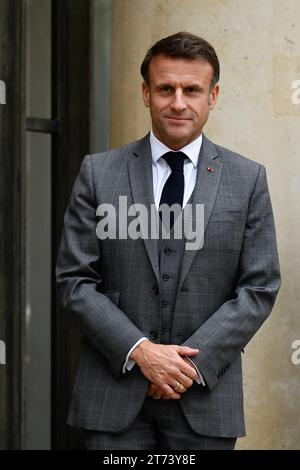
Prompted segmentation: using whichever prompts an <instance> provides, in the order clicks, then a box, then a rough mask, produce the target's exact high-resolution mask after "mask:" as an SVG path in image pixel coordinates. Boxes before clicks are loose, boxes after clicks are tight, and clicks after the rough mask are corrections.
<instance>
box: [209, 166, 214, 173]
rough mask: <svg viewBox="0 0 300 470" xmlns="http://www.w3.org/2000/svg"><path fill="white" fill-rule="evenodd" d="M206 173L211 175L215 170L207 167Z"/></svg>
mask: <svg viewBox="0 0 300 470" xmlns="http://www.w3.org/2000/svg"><path fill="white" fill-rule="evenodd" d="M207 171H209V173H213V172H214V171H215V170H214V169H213V168H212V167H211V166H208V167H207Z"/></svg>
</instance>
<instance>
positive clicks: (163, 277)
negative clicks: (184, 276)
mask: <svg viewBox="0 0 300 470" xmlns="http://www.w3.org/2000/svg"><path fill="white" fill-rule="evenodd" d="M162 279H163V281H168V280H169V279H170V276H169V274H163V275H162Z"/></svg>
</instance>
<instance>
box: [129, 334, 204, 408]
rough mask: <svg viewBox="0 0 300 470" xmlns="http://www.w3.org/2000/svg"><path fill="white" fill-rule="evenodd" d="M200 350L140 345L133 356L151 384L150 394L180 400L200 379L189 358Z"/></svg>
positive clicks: (133, 352) (175, 346)
mask: <svg viewBox="0 0 300 470" xmlns="http://www.w3.org/2000/svg"><path fill="white" fill-rule="evenodd" d="M198 353H199V350H198V349H193V348H189V347H188V346H177V345H172V344H171V345H165V344H155V343H152V342H151V341H149V340H145V341H143V342H142V343H140V344H139V345H138V346H137V347H136V348H135V349H134V350H133V351H132V353H131V355H130V359H133V360H134V361H135V362H136V364H137V365H138V366H139V367H140V369H141V372H142V373H143V375H144V376H145V377H146V379H148V381H149V382H150V384H149V387H148V391H147V395H148V396H152V397H153V398H156V399H160V398H163V399H164V400H170V399H173V400H178V399H180V397H181V395H182V394H183V393H185V392H186V391H187V389H188V388H190V387H191V386H192V385H193V382H194V380H196V378H197V372H196V370H195V368H194V367H193V366H192V365H191V364H190V363H189V362H188V360H187V359H186V358H185V356H187V357H190V356H195V355H197V354H198Z"/></svg>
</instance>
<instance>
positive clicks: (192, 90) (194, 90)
mask: <svg viewBox="0 0 300 470" xmlns="http://www.w3.org/2000/svg"><path fill="white" fill-rule="evenodd" d="M185 91H186V93H188V94H190V95H196V94H198V93H199V88H197V87H194V86H189V87H187V88H186V89H185Z"/></svg>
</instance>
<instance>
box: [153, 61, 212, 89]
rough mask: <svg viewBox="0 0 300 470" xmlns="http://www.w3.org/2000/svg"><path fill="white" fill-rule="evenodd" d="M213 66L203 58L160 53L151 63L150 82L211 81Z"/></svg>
mask: <svg viewBox="0 0 300 470" xmlns="http://www.w3.org/2000/svg"><path fill="white" fill-rule="evenodd" d="M212 76H213V68H212V66H211V65H210V63H209V62H207V61H206V60H202V59H184V58H175V57H168V56H165V55H162V54H160V55H158V56H156V57H153V59H151V61H150V64H149V78H150V82H151V81H154V82H158V81H159V82H161V81H162V82H165V81H182V82H189V81H193V82H199V83H202V84H204V83H205V82H207V83H210V81H211V79H212Z"/></svg>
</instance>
